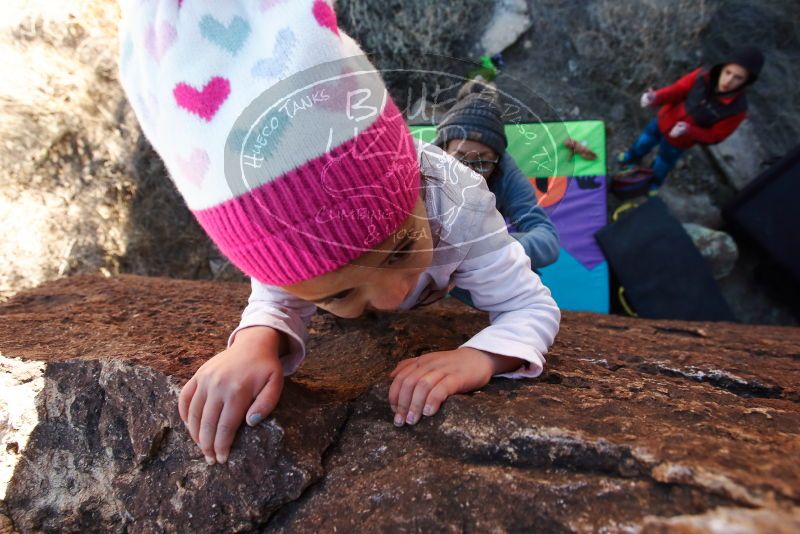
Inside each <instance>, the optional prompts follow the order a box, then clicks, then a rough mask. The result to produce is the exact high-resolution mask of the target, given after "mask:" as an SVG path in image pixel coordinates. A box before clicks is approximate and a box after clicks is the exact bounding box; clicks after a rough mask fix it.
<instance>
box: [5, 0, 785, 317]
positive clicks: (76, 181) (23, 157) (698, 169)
mask: <svg viewBox="0 0 800 534" xmlns="http://www.w3.org/2000/svg"><path fill="white" fill-rule="evenodd" d="M795 8H796V6H795V2H793V0H764V1H760V2H747V1H744V0H678V1H675V2H661V1H657V0H621V1H615V0H592V1H588V2H584V1H578V0H570V1H557V0H528V1H527V2H525V1H523V0H495V1H494V2H478V1H473V0H469V1H466V2H460V3H458V4H457V6H454V5H451V4H449V3H442V2H439V3H435V2H434V3H431V2H427V1H423V0H404V1H392V2H372V1H368V0H339V1H338V2H337V4H336V9H337V13H338V16H339V21H340V24H341V25H342V26H343V27H344V28H345V29H347V31H348V32H349V33H351V34H352V35H353V36H354V37H356V38H357V39H359V40H360V41H361V42H362V43H363V45H364V48H365V49H366V50H367V51H368V52H369V53H371V54H372V58H373V60H374V61H375V63H376V64H377V65H378V66H380V67H382V68H386V69H389V68H404V69H407V68H412V69H416V70H444V71H447V72H451V73H457V74H459V75H463V74H465V73H466V72H467V71H468V70H469V69H471V68H472V67H473V65H472V64H469V63H465V61H464V60H466V59H472V60H474V59H476V57H477V56H478V55H479V53H480V52H481V51H482V50H485V49H487V47H488V49H489V50H490V51H492V52H495V51H497V50H496V49H499V48H502V47H504V46H506V45H507V44H508V43H513V44H511V45H510V46H509V47H508V48H506V50H505V51H504V57H505V60H506V63H507V66H506V68H505V70H504V72H503V74H502V75H501V77H500V78H499V79H498V84H499V86H500V87H501V88H502V89H503V90H506V91H508V92H510V93H512V94H520V95H527V97H528V100H529V102H530V104H531V106H532V107H533V108H534V109H535V111H536V112H537V113H539V115H540V116H541V118H543V119H550V120H553V119H555V120H557V119H573V118H578V117H581V118H600V119H603V120H605V121H606V124H607V127H608V141H609V154H610V155H613V154H614V153H616V152H617V151H618V150H621V149H623V148H624V147H625V146H626V145H627V144H628V143H629V142H630V141H631V140H632V139H633V137H634V136H635V135H636V133H638V131H639V130H640V129H641V127H643V126H644V124H645V123H646V120H647V119H648V118H649V116H650V115H649V113H648V112H646V111H643V110H640V109H639V108H638V104H637V97H638V94H639V93H640V91H641V90H642V89H643V88H645V87H647V86H648V85H651V84H652V85H660V84H664V83H668V82H669V81H671V80H673V79H674V78H675V77H677V76H679V75H680V74H681V73H683V72H685V71H687V70H688V69H691V68H693V67H694V66H696V65H697V64H698V63H700V62H703V61H706V60H710V59H711V58H713V57H715V56H716V55H717V54H720V53H724V52H725V51H726V50H727V49H728V48H729V47H730V46H732V45H734V44H737V43H740V42H743V41H745V40H746V41H748V42H752V43H753V44H756V45H759V46H761V47H763V48H764V49H765V51H766V52H767V55H768V58H769V59H768V62H767V66H766V67H765V70H764V73H763V75H762V80H761V82H760V83H759V85H758V91H757V92H756V93H755V94H754V95H753V96H752V98H751V102H752V104H753V113H752V114H751V117H752V120H751V121H750V125H749V126H748V127H747V128H742V129H741V131H740V132H738V133H737V137H736V138H732V139H731V143H729V144H728V148H727V149H726V147H724V146H720V147H719V148H718V149H715V150H714V151H713V153H712V151H704V150H700V149H695V150H692V151H690V152H689V153H688V154H687V156H686V158H685V159H684V160H683V162H682V164H681V165H680V166H679V168H678V169H676V171H675V172H674V173H673V175H672V176H671V178H670V184H669V186H668V187H667V188H665V190H664V191H663V197H664V198H665V200H666V201H667V202H668V203H669V205H670V207H671V208H672V209H673V211H674V212H675V213H676V214H677V216H678V217H679V218H680V220H681V221H682V222H684V223H697V224H701V225H703V226H705V227H708V228H712V229H718V228H719V226H720V224H721V218H720V206H722V205H723V204H724V203H725V202H727V201H728V200H730V199H731V198H732V197H733V195H734V194H735V192H736V190H737V189H739V188H741V186H742V185H743V180H744V179H746V178H747V177H752V175H753V173H754V172H757V170H758V169H760V168H762V167H763V165H765V164H766V163H768V162H769V161H771V160H773V159H774V158H775V157H777V156H779V155H780V154H782V153H784V152H785V151H786V150H788V148H790V147H791V146H793V145H794V144H795V143H796V142H797V139H798V138H800V101H798V100H799V99H800V93H798V92H797V91H794V90H793V89H792V88H794V87H797V86H798V85H799V84H800V69H797V65H798V64H800V15H798V13H797V10H796V9H795ZM117 17H118V11H117V6H116V2H114V1H113V0H89V1H85V2H81V1H77V0H66V1H64V2H53V1H52V0H31V1H23V0H12V1H10V2H7V4H6V7H5V12H4V17H3V21H2V22H0V52H1V53H2V57H3V58H4V64H5V70H4V72H5V75H4V76H2V77H0V135H1V136H2V139H3V143H2V144H0V220H1V221H2V230H3V235H4V239H3V240H2V241H0V257H2V258H3V262H1V263H0V300H4V299H7V298H9V297H10V296H12V295H14V294H15V293H16V292H18V291H19V290H21V289H23V288H27V287H32V286H35V285H37V284H39V283H42V282H44V281H47V280H52V279H56V278H59V277H63V276H69V275H72V274H77V273H95V272H102V273H106V274H109V275H111V274H117V273H134V274H142V275H163V276H171V277H179V278H191V279H217V280H242V277H241V275H240V274H239V273H238V272H237V271H236V269H234V268H232V267H231V266H230V265H229V264H228V263H227V261H226V260H225V259H224V258H222V257H221V256H220V255H219V253H218V252H217V250H216V249H215V247H214V246H213V244H211V243H210V242H209V241H208V239H207V238H206V237H205V236H204V235H203V233H202V232H201V230H200V228H199V226H198V225H197V224H196V222H195V221H194V219H193V217H192V216H191V214H190V213H189V212H188V211H187V210H186V208H185V206H184V205H183V202H182V200H181V199H180V197H179V196H178V195H177V193H176V191H175V190H174V188H173V186H172V185H171V183H170V182H169V180H167V179H166V178H165V176H164V168H163V165H162V164H161V162H160V160H159V159H158V157H157V156H156V155H155V154H154V153H153V151H152V149H151V148H150V147H149V145H148V143H147V142H146V140H144V139H143V138H142V136H141V134H140V132H139V129H138V126H137V125H136V121H135V118H134V117H133V115H132V113H131V110H130V108H129V106H128V105H127V103H126V101H125V99H124V96H123V94H122V92H121V90H120V87H119V85H118V83H117V79H116V55H117V52H116V51H117V43H116V28H115V25H116V19H117ZM504 30H507V31H504ZM437 81H438V82H442V81H443V79H442V78H440V77H436V76H433V75H422V74H419V73H417V74H413V75H403V74H397V73H389V74H387V82H388V83H389V85H390V88H391V90H392V92H393V95H394V96H395V98H396V99H397V100H398V102H399V103H400V105H401V107H406V108H407V109H409V110H411V109H412V107H413V105H414V104H415V103H416V102H417V101H418V99H419V98H420V97H427V98H428V99H432V98H433V96H432V93H433V90H434V89H435V83H436V82H437ZM445 85H446V84H444V83H440V86H442V87H443V86H445ZM449 85H451V86H452V83H450V84H449ZM453 91H454V88H452V87H451V88H450V89H449V91H444V92H443V93H442V95H440V97H441V98H440V99H445V100H446V98H447V97H451V96H452V92H453ZM736 143H738V145H736ZM736 146H739V147H748V148H749V150H746V151H743V150H741V148H738V149H737V148H736ZM737 169H750V170H749V171H748V173H747V174H745V175H744V176H741V173H739V174H738V175H737ZM738 258H739V259H738V260H737V262H736V266H735V268H734V269H733V270H732V271H731V272H730V274H728V275H727V276H725V277H723V278H722V279H720V285H721V286H722V289H723V291H724V293H725V295H726V297H727V299H728V300H729V302H730V303H731V304H732V305H733V306H734V308H735V311H736V313H737V316H738V317H739V318H740V319H741V320H743V321H746V322H766V323H785V324H791V323H793V322H795V320H794V319H793V318H792V317H791V315H790V314H789V313H788V312H787V310H786V309H785V307H784V306H782V305H781V304H780V303H779V302H778V301H776V299H775V298H773V295H771V294H770V293H769V292H768V291H767V290H766V289H765V288H764V287H762V286H761V285H759V284H758V283H757V282H755V281H754V280H755V273H756V271H757V268H758V265H759V258H758V257H757V256H756V255H755V253H754V252H752V251H749V250H746V249H745V250H739V254H738ZM743 303H744V304H743Z"/></svg>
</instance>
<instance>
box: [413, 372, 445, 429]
mask: <svg viewBox="0 0 800 534" xmlns="http://www.w3.org/2000/svg"><path fill="white" fill-rule="evenodd" d="M444 377H445V374H444V373H443V372H442V371H431V372H429V373H427V374H425V375H423V376H422V377H421V378H420V379H419V380H417V384H416V385H415V386H414V391H413V393H412V395H411V403H410V404H409V407H408V414H407V415H406V423H408V424H410V425H414V424H416V423H417V422H418V421H419V420H420V419H422V416H423V415H428V414H426V413H425V412H424V411H423V410H424V408H425V406H426V401H427V399H428V395H429V394H430V392H431V391H432V390H433V388H434V387H436V385H437V384H438V383H439V382H440V381H441V380H442V379H444Z"/></svg>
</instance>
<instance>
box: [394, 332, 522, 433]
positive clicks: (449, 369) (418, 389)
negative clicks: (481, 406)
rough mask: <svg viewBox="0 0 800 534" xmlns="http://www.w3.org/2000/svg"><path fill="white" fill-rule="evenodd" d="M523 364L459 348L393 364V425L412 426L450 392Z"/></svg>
mask: <svg viewBox="0 0 800 534" xmlns="http://www.w3.org/2000/svg"><path fill="white" fill-rule="evenodd" d="M522 363H523V361H522V360H520V359H519V358H511V357H507V356H498V355H495V354H490V353H488V352H483V351H480V350H478V349H473V348H469V347H461V348H458V349H455V350H446V351H442V352H431V353H429V354H423V355H422V356H420V357H419V358H409V359H407V360H402V361H401V362H400V363H398V364H397V367H395V369H394V371H392V373H391V374H390V375H389V376H390V377H391V378H393V379H394V381H393V382H392V385H391V387H390V388H389V404H390V405H391V407H392V411H394V413H395V416H394V424H395V425H396V426H403V423H408V424H410V425H413V424H415V423H417V421H419V420H420V418H421V415H428V416H430V415H433V414H435V413H436V412H438V411H439V407H440V406H441V405H442V403H443V402H444V401H445V399H447V397H449V396H450V395H454V394H456V393H467V392H469V391H475V390H476V389H480V388H482V387H483V386H485V385H486V384H488V383H489V380H490V379H491V378H492V376H493V375H495V374H497V373H503V372H508V371H513V370H514V369H516V368H518V367H519V366H520V365H521V364H522Z"/></svg>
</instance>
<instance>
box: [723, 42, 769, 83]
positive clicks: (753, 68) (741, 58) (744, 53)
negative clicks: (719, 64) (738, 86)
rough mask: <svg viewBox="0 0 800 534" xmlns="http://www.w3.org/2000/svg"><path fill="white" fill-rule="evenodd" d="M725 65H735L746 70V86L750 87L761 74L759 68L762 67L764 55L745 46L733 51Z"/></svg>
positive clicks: (756, 49) (754, 48)
mask: <svg viewBox="0 0 800 534" xmlns="http://www.w3.org/2000/svg"><path fill="white" fill-rule="evenodd" d="M725 63H726V64H730V63H736V64H737V65H741V66H742V67H744V68H745V69H747V73H748V77H747V85H750V84H752V83H755V81H756V80H757V79H758V75H759V74H761V68H762V67H763V66H764V54H762V53H761V50H759V49H758V48H756V47H754V46H745V47H742V48H737V49H736V50H734V51H733V53H732V54H731V55H730V57H729V58H728V61H726V62H725Z"/></svg>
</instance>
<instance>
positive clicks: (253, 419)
mask: <svg viewBox="0 0 800 534" xmlns="http://www.w3.org/2000/svg"><path fill="white" fill-rule="evenodd" d="M263 420H264V416H263V415H261V414H260V413H251V414H250V417H248V418H247V423H248V424H249V425H250V426H255V425H257V424H258V423H260V422H261V421H263Z"/></svg>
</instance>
